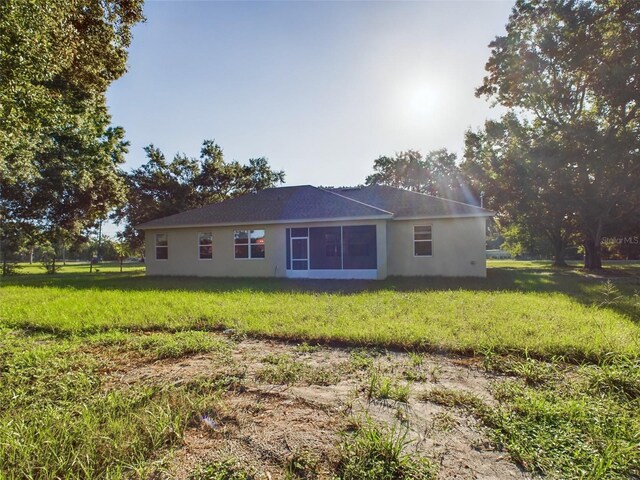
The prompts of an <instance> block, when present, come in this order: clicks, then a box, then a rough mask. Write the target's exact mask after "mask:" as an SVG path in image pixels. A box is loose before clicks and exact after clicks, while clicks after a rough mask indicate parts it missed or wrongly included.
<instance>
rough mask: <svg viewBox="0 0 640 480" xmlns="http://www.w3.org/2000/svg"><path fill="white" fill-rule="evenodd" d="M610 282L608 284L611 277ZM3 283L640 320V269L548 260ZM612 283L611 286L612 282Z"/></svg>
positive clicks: (22, 278)
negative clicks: (436, 297) (384, 271)
mask: <svg viewBox="0 0 640 480" xmlns="http://www.w3.org/2000/svg"><path fill="white" fill-rule="evenodd" d="M608 281H609V284H608V285H607V282H608ZM1 285H5V286H11V285H14V286H25V287H56V288H71V289H94V290H121V291H127V290H130V291H163V290H183V291H199V292H211V293H222V292H234V291H255V292H262V293H269V292H273V293H282V292H284V293H287V292H308V293H317V294H322V293H330V294H336V295H352V294H357V293H361V292H376V291H398V292H420V291H451V290H454V291H455V290H468V291H483V292H500V291H518V292H537V293H539V292H546V293H559V294H564V295H567V296H570V297H572V298H574V299H576V300H577V301H579V302H581V303H583V304H586V305H594V304H595V305H601V306H604V307H606V308H610V309H612V310H615V311H616V312H618V313H622V314H625V315H628V316H629V317H630V318H632V319H633V320H634V321H640V298H639V297H638V292H640V270H636V269H635V268H634V269H630V270H618V269H609V270H608V271H604V272H603V273H602V274H597V275H593V274H589V273H585V272H583V271H581V270H579V269H577V268H572V267H570V268H552V267H550V266H549V265H548V264H544V263H540V264H539V265H536V264H534V265H528V266H527V267H526V268H522V267H519V266H515V265H513V263H512V262H511V263H510V264H508V265H505V266H493V267H489V268H487V278H471V277H466V278H448V277H389V278H387V279H386V280H382V281H378V280H303V279H283V278H199V277H148V276H146V275H145V274H144V273H142V272H135V273H122V274H120V273H115V272H109V273H106V272H104V273H94V274H90V273H88V272H87V273H64V272H62V273H59V274H55V275H45V274H40V275H38V274H35V275H34V274H27V275H17V276H15V277H9V278H8V279H3V280H2V283H1ZM612 286H613V287H612Z"/></svg>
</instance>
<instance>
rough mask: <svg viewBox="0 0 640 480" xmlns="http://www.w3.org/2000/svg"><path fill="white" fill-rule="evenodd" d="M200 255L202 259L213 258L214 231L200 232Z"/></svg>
mask: <svg viewBox="0 0 640 480" xmlns="http://www.w3.org/2000/svg"><path fill="white" fill-rule="evenodd" d="M198 256H199V258H200V260H211V259H213V233H211V232H200V233H198Z"/></svg>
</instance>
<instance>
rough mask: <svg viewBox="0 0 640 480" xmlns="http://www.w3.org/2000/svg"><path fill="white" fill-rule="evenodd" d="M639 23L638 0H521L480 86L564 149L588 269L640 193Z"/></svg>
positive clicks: (597, 262)
mask: <svg viewBox="0 0 640 480" xmlns="http://www.w3.org/2000/svg"><path fill="white" fill-rule="evenodd" d="M639 26H640V4H639V3H638V2H637V1H619V0H594V1H590V2H586V1H578V0H558V1H544V0H518V1H517V2H516V5H515V7H514V9H513V12H512V14H511V16H510V18H509V23H508V25H507V34H506V35H505V36H499V37H497V38H496V39H495V40H494V41H493V42H492V43H491V44H490V47H491V48H492V51H491V56H490V58H489V61H488V63H487V65H486V69H487V71H488V75H487V76H486V77H485V79H484V81H483V85H482V86H481V87H480V88H478V90H477V91H476V95H478V96H482V95H484V96H486V97H488V98H492V99H494V100H495V101H497V102H498V103H500V104H502V105H504V106H505V107H508V108H510V109H512V111H514V112H518V113H521V114H522V115H523V117H529V118H531V119H532V124H533V127H534V131H535V132H537V134H538V135H545V136H547V137H549V138H553V139H554V141H555V143H556V144H557V145H558V148H559V149H560V150H561V152H562V157H563V158H562V161H563V162H564V163H563V165H562V168H560V169H557V170H556V171H557V172H563V174H564V175H565V178H566V179H568V180H569V181H570V184H569V185H568V186H567V189H566V191H565V193H564V195H563V203H564V202H567V203H570V204H571V205H572V206H573V211H574V212H575V217H576V222H577V226H578V228H579V230H580V233H581V238H582V243H583V245H584V249H585V268H587V269H599V268H601V267H602V262H601V255H600V242H601V239H602V235H603V232H604V231H605V230H606V229H608V228H615V226H616V225H621V224H622V223H624V221H625V219H626V218H628V216H629V215H633V213H634V211H635V210H636V209H637V205H638V201H639V197H640V192H639V188H640V110H639V100H640V29H639ZM539 161H541V162H546V160H545V159H539ZM551 161H555V160H551ZM543 170H549V169H546V168H543ZM552 180H553V179H552Z"/></svg>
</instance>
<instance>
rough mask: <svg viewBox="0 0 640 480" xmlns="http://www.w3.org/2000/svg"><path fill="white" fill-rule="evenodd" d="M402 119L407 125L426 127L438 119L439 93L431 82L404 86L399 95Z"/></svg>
mask: <svg viewBox="0 0 640 480" xmlns="http://www.w3.org/2000/svg"><path fill="white" fill-rule="evenodd" d="M398 97H399V98H398V100H399V101H398V107H399V110H400V112H399V113H400V117H401V118H402V120H403V122H404V123H406V124H407V125H414V126H417V125H424V124H425V123H428V122H430V121H431V120H432V119H434V118H435V117H437V114H438V112H437V110H438V103H439V92H438V88H436V87H435V86H434V85H433V84H431V83H429V82H420V83H413V84H409V85H404V86H403V87H402V88H401V89H400V91H399V95H398Z"/></svg>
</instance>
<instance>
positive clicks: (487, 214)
mask: <svg viewBox="0 0 640 480" xmlns="http://www.w3.org/2000/svg"><path fill="white" fill-rule="evenodd" d="M493 216H495V212H491V211H488V212H478V213H449V214H446V215H411V216H404V217H393V220H431V219H438V218H474V217H478V218H479V217H487V218H488V217H493Z"/></svg>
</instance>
